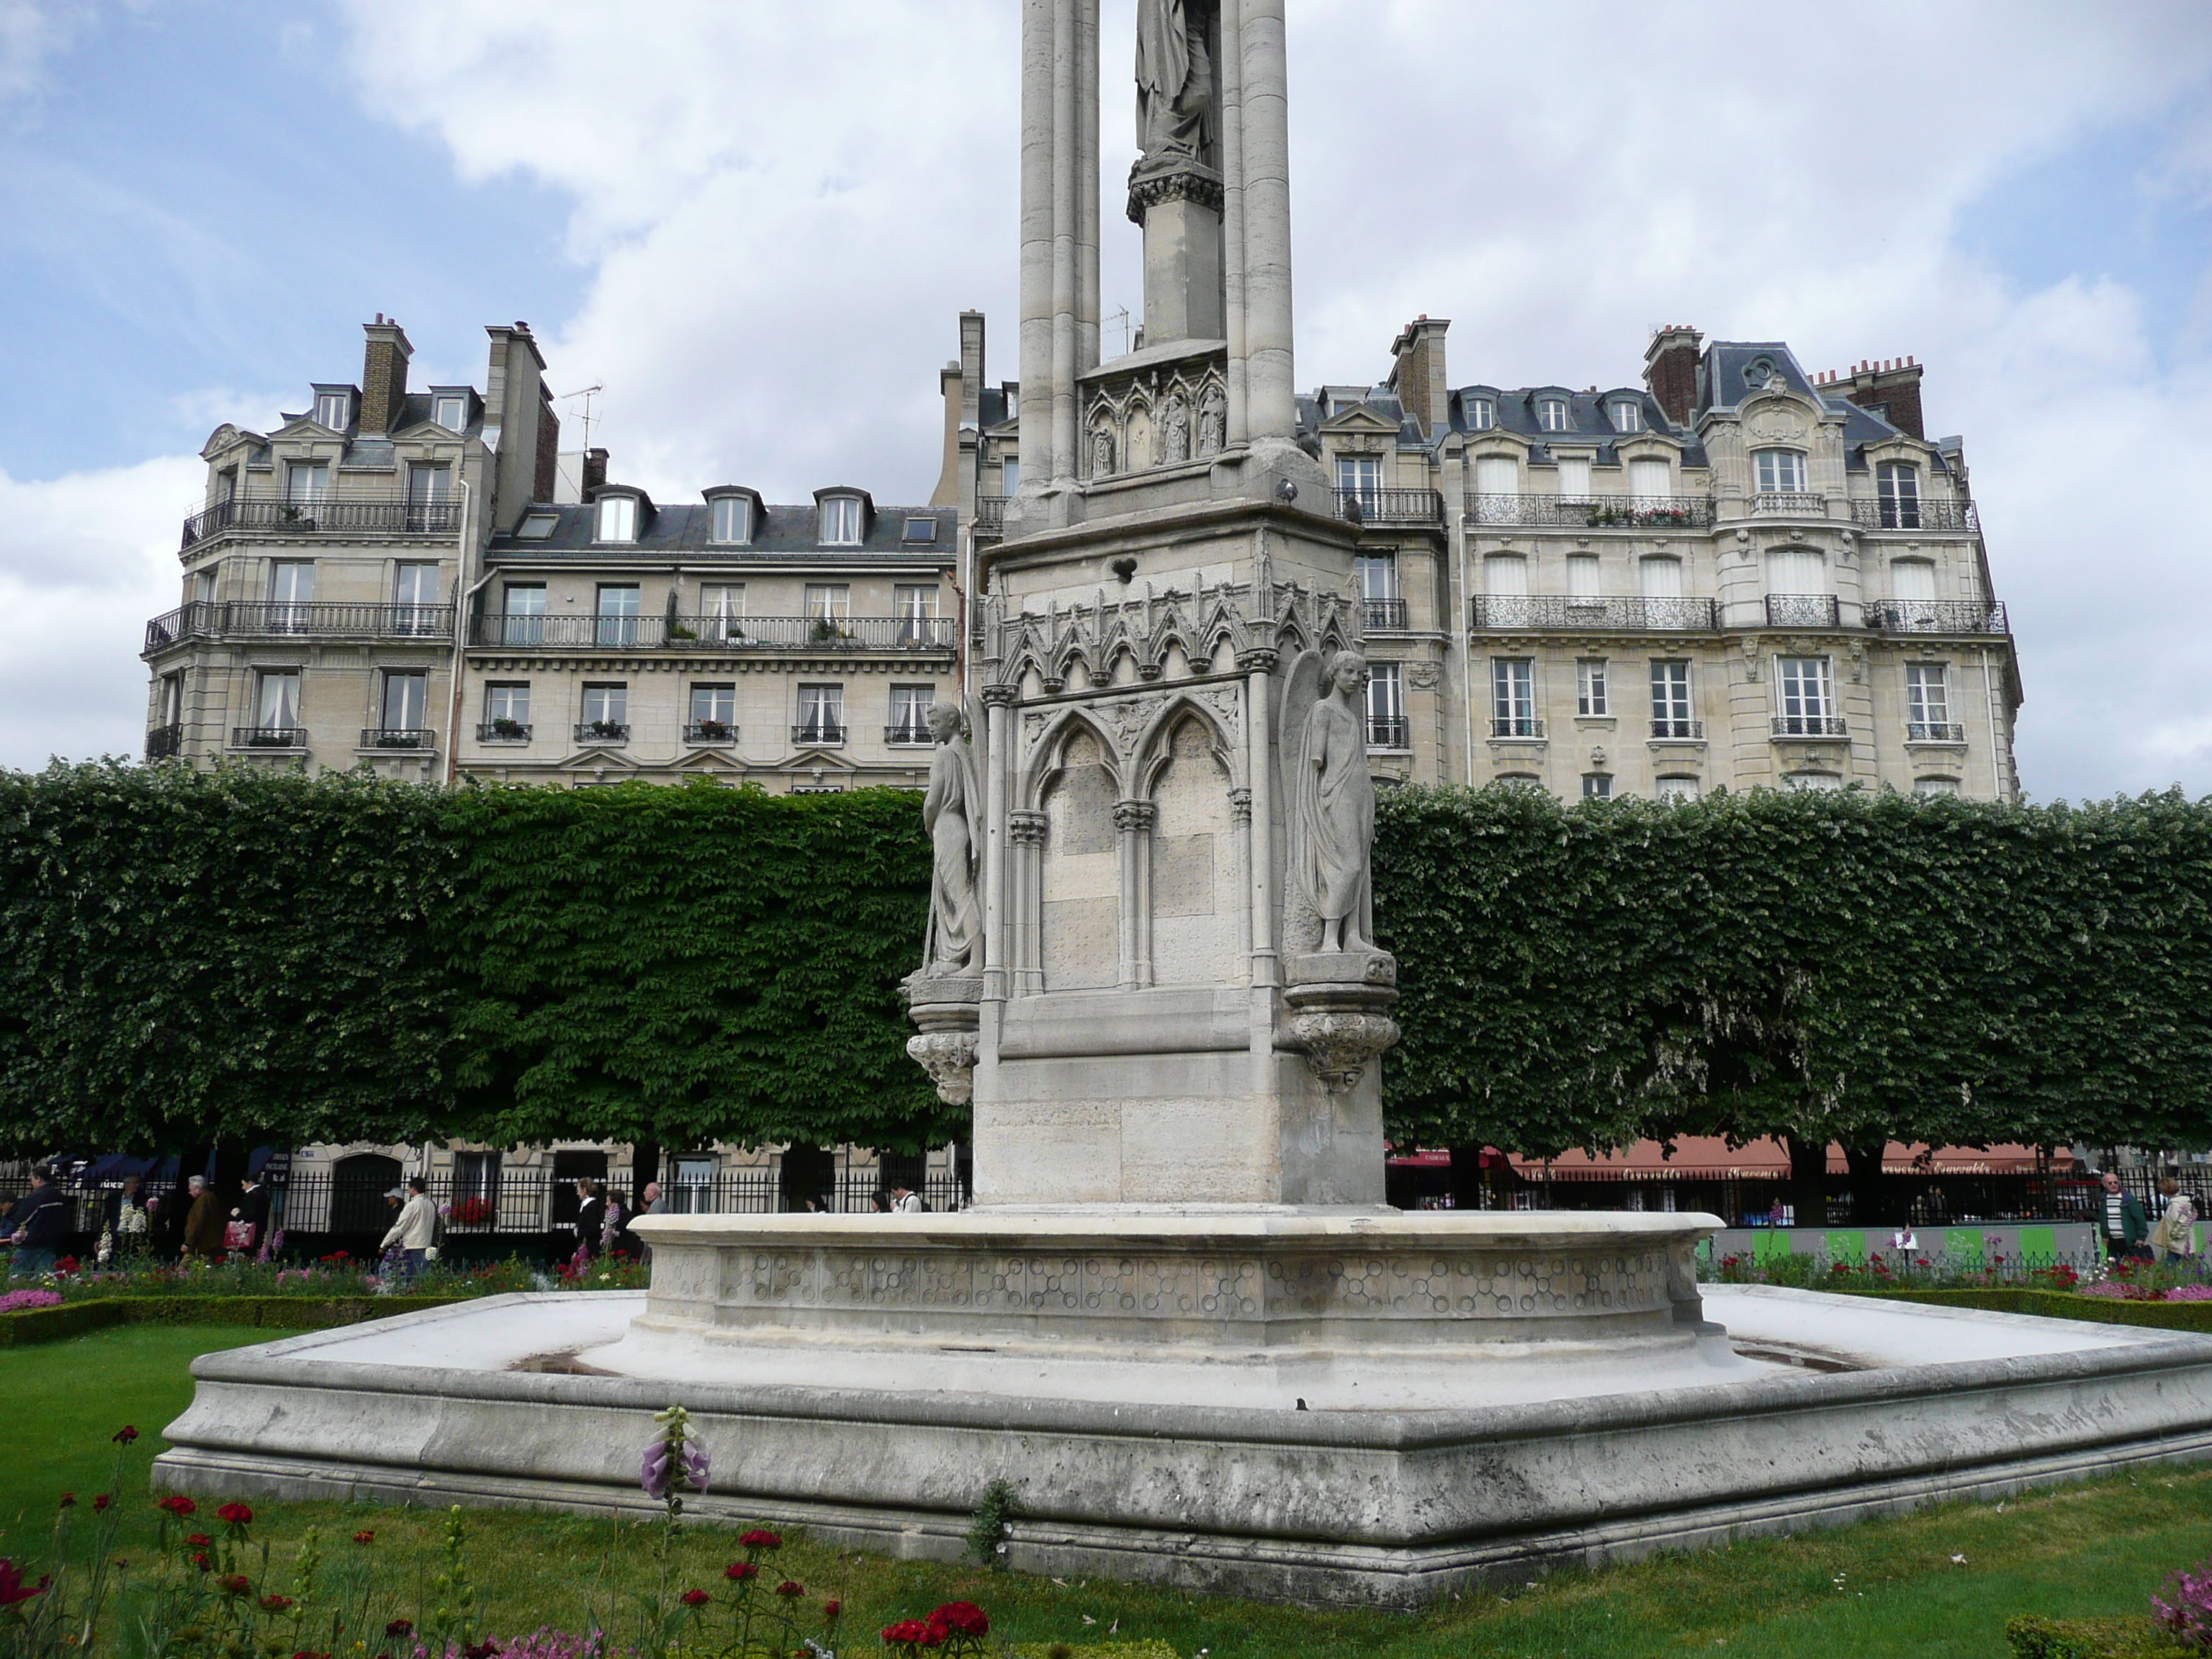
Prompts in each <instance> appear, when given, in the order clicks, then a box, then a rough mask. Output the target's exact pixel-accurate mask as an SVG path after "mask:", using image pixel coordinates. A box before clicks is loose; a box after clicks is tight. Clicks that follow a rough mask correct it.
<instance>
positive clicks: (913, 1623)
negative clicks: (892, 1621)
mask: <svg viewBox="0 0 2212 1659" xmlns="http://www.w3.org/2000/svg"><path fill="white" fill-rule="evenodd" d="M944 1642H945V1638H944V1637H943V1636H942V1635H940V1634H939V1632H936V1631H935V1630H933V1629H932V1628H931V1627H930V1626H927V1625H925V1624H923V1623H922V1622H921V1620H919V1619H902V1620H899V1622H898V1623H897V1624H896V1625H891V1626H887V1627H886V1628H885V1629H884V1646H885V1647H887V1648H896V1647H909V1648H934V1647H941V1646H942V1645H944Z"/></svg>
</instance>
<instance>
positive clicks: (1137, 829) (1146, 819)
mask: <svg viewBox="0 0 2212 1659" xmlns="http://www.w3.org/2000/svg"><path fill="white" fill-rule="evenodd" d="M1159 815H1160V810H1159V808H1158V807H1157V806H1155V805H1152V802H1150V801H1148V800H1125V801H1117V802H1116V803H1115V806H1114V827H1115V829H1119V830H1121V832H1122V833H1123V834H1124V835H1143V834H1145V833H1146V831H1148V830H1150V829H1152V823H1153V820H1155V819H1156V818H1158V817H1159Z"/></svg>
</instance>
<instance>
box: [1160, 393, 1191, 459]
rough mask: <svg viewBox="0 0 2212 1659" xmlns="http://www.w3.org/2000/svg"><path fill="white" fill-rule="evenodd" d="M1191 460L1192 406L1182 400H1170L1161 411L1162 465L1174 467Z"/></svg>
mask: <svg viewBox="0 0 2212 1659" xmlns="http://www.w3.org/2000/svg"><path fill="white" fill-rule="evenodd" d="M1188 459H1190V405H1189V404H1187V403H1185V402H1183V400H1182V398H1169V399H1168V404H1167V407H1166V408H1165V409H1164V410H1161V411H1160V465H1162V466H1174V465H1176V464H1177V463H1179V462H1182V461H1187V460H1188Z"/></svg>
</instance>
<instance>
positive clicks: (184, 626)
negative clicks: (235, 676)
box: [143, 599, 453, 656]
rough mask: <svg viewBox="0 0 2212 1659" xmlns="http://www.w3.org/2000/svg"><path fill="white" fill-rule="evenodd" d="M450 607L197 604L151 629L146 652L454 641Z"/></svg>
mask: <svg viewBox="0 0 2212 1659" xmlns="http://www.w3.org/2000/svg"><path fill="white" fill-rule="evenodd" d="M452 638H453V606H451V605H353V604H330V603H325V602H324V601H321V600H308V601H306V602H304V603H301V604H296V605H295V604H292V603H290V602H289V601H285V600H281V599H219V600H218V599H195V600H193V601H192V602H191V604H189V605H180V606H179V607H178V608H177V609H176V610H174V611H170V612H169V613H168V615H167V616H165V617H155V618H154V620H153V621H151V622H149V623H147V624H146V647H145V651H144V653H143V654H145V655H147V656H151V655H153V653H155V652H156V651H166V650H167V649H168V648H169V647H171V646H173V645H179V644H182V643H183V642H185V641H187V640H278V639H285V640H364V639H366V640H433V641H435V640H450V639H452Z"/></svg>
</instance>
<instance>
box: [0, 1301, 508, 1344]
mask: <svg viewBox="0 0 2212 1659" xmlns="http://www.w3.org/2000/svg"><path fill="white" fill-rule="evenodd" d="M465 1300H467V1298H466V1297H458V1296H372V1297H360V1298H359V1299H357V1300H350V1301H343V1302H310V1301H307V1300H304V1299H302V1298H301V1297H295V1296H131V1297H120V1296H118V1297H110V1298H108V1299H106V1300H105V1301H98V1302H70V1303H64V1304H63V1305H62V1306H60V1307H58V1308H32V1309H28V1310H25V1311H23V1312H21V1313H5V1314H0V1348H12V1347H19V1346H23V1345H25V1344H28V1343H33V1342H58V1341H61V1340H63V1339H64V1338H65V1337H72V1336H82V1335H83V1334H85V1333H86V1332H88V1331H94V1330H99V1329H100V1328H103V1327H106V1326H109V1325H193V1326H207V1325H237V1326H247V1327H257V1328H266V1329H271V1330H285V1331H319V1330H326V1329H328V1328H331V1327H332V1326H336V1325H358V1324H360V1323H361V1322H362V1321H364V1320H369V1319H390V1318H392V1317H393V1316H395V1315H398V1314H405V1313H422V1312H424V1311H426V1310H429V1309H432V1308H443V1307H446V1306H448V1305H449V1304H453V1303H455V1302H461V1301H465Z"/></svg>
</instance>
